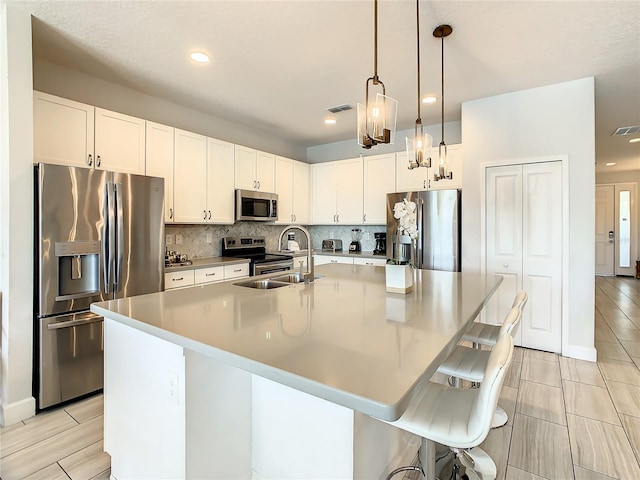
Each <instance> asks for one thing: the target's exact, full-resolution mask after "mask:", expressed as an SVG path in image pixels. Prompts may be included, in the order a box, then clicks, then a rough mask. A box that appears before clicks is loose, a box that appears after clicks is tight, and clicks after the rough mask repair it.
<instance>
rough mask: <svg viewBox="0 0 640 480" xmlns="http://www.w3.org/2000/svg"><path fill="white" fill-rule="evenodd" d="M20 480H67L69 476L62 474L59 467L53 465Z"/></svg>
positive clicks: (62, 471)
mask: <svg viewBox="0 0 640 480" xmlns="http://www.w3.org/2000/svg"><path fill="white" fill-rule="evenodd" d="M22 480H69V476H68V475H67V474H66V473H64V470H63V469H62V467H60V465H58V464H57V463H53V464H51V465H49V466H48V467H45V468H43V469H42V470H38V471H37V472H35V473H32V474H31V475H29V476H28V477H25V478H24V479H22Z"/></svg>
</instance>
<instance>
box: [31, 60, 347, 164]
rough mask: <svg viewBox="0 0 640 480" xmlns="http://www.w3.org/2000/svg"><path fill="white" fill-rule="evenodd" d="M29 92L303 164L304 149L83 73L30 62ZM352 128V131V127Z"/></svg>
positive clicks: (50, 64) (43, 62)
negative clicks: (31, 85) (49, 95)
mask: <svg viewBox="0 0 640 480" xmlns="http://www.w3.org/2000/svg"><path fill="white" fill-rule="evenodd" d="M33 88H34V89H35V90H39V91H41V92H45V93H50V94H52V95H58V96H59V97H64V98H69V99H71V100H75V101H77V102H82V103H87V104H89V105H93V106H96V107H101V108H105V109H107V110H113V111H115V112H120V113H124V114H127V115H132V116H134V117H138V118H144V119H145V120H151V121H153V122H158V123H162V124H164V125H170V126H172V127H177V128H180V129H182V130H187V131H190V132H194V133H199V134H201V135H206V136H208V137H213V138H217V139H220V140H224V141H227V142H231V143H236V144H238V145H245V146H247V147H251V148H256V149H258V150H263V151H265V152H269V153H275V154H277V155H282V156H284V157H288V158H293V159H296V160H301V161H304V160H305V157H306V153H307V152H306V147H303V146H301V145H295V144H293V143H291V142H287V141H285V140H283V139H281V138H278V137H276V136H274V135H272V134H269V133H265V132H261V131H260V130H259V128H258V126H256V127H255V128H247V127H245V126H242V125H239V124H236V123H232V122H229V121H227V120H225V119H223V118H220V117H214V116H212V115H208V114H206V113H203V112H200V111H198V110H194V109H192V108H187V107H183V106H181V105H177V104H175V103H172V102H168V101H166V100H163V99H161V98H158V97H152V96H150V95H146V94H144V93H141V92H138V91H135V90H132V89H130V88H127V87H123V86H121V85H116V84H114V83H110V82H107V81H104V80H101V79H99V78H96V77H92V76H90V75H87V74H85V73H81V72H78V71H75V70H71V69H68V68H65V67H63V66H60V65H56V64H53V63H51V62H48V61H46V60H43V59H41V58H38V57H36V58H34V59H33ZM354 128H355V127H354Z"/></svg>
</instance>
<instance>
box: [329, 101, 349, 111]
mask: <svg viewBox="0 0 640 480" xmlns="http://www.w3.org/2000/svg"><path fill="white" fill-rule="evenodd" d="M352 108H353V107H352V106H351V105H349V104H348V103H343V104H342V105H336V106H335V107H329V108H327V110H329V111H330V112H331V113H340V112H345V111H347V110H351V109H352Z"/></svg>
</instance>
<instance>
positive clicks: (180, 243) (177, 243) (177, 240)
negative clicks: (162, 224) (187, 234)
mask: <svg viewBox="0 0 640 480" xmlns="http://www.w3.org/2000/svg"><path fill="white" fill-rule="evenodd" d="M176 245H182V235H180V234H179V233H176Z"/></svg>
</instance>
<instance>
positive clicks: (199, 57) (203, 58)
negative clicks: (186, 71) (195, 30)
mask: <svg viewBox="0 0 640 480" xmlns="http://www.w3.org/2000/svg"><path fill="white" fill-rule="evenodd" d="M189 57H191V60H193V61H194V62H198V63H209V55H207V54H206V53H204V52H192V53H190V54H189Z"/></svg>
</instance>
